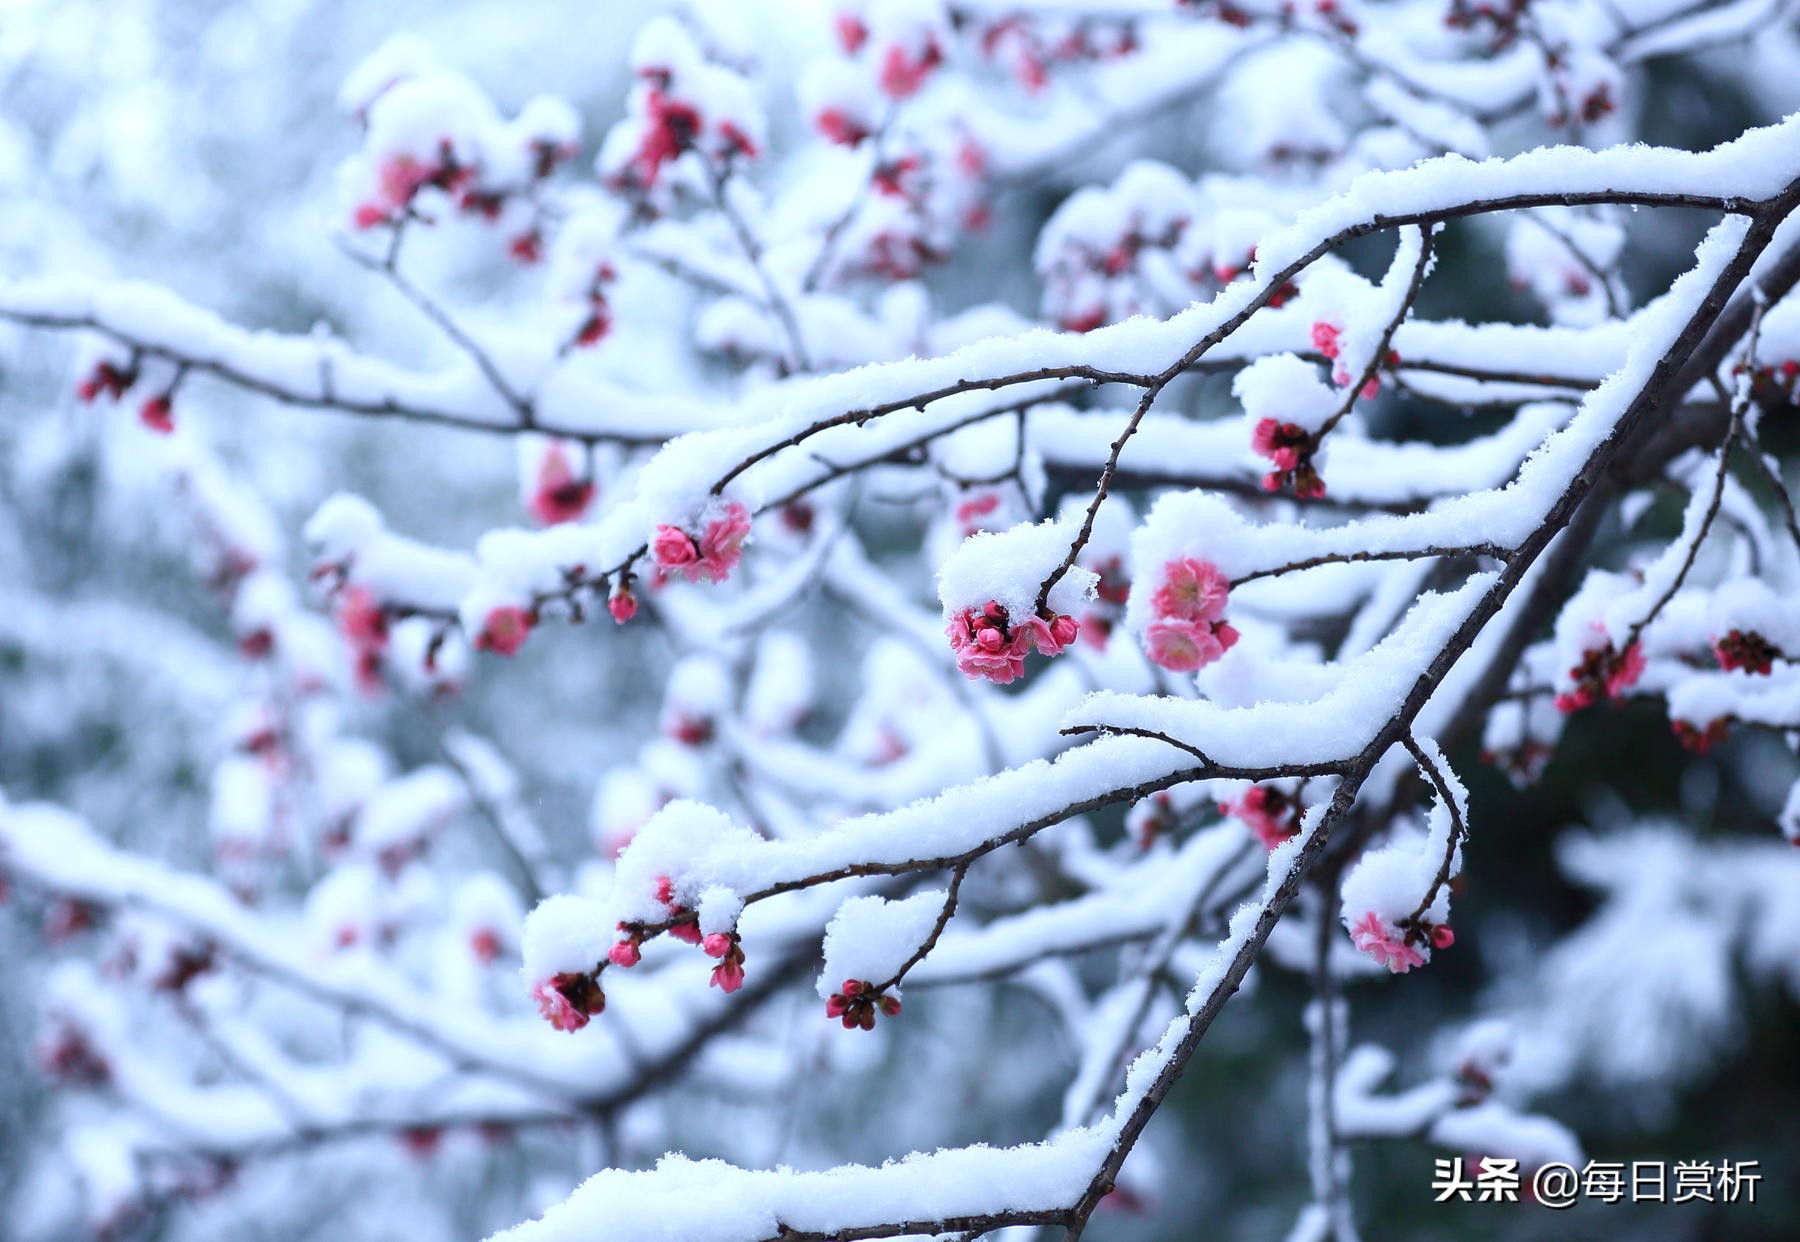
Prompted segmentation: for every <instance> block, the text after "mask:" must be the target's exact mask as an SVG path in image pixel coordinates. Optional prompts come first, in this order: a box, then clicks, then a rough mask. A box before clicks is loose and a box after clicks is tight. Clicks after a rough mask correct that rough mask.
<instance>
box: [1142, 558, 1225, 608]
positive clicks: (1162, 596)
mask: <svg viewBox="0 0 1800 1242" xmlns="http://www.w3.org/2000/svg"><path fill="white" fill-rule="evenodd" d="M1230 593H1231V583H1230V582H1229V581H1228V580H1227V579H1226V577H1225V575H1224V574H1223V573H1220V572H1219V568H1218V566H1216V565H1214V564H1213V563H1212V562H1210V561H1202V560H1196V559H1195V558H1193V557H1191V556H1184V557H1181V558H1179V559H1177V560H1173V561H1170V562H1168V563H1167V564H1165V565H1164V566H1163V571H1162V585H1161V586H1159V587H1157V588H1156V593H1155V594H1153V595H1152V596H1151V597H1150V608H1151V610H1152V611H1153V612H1155V613H1156V615H1157V616H1158V617H1161V618H1164V619H1169V618H1173V619H1176V620H1181V621H1217V620H1219V619H1220V618H1222V617H1223V616H1224V615H1225V601H1226V598H1227V597H1228V596H1229V595H1230Z"/></svg>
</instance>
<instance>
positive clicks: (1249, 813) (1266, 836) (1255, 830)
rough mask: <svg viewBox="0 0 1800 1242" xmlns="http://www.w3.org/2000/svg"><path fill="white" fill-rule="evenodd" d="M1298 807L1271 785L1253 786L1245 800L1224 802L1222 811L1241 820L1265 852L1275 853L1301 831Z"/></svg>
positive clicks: (1245, 795) (1246, 791) (1246, 792)
mask: <svg viewBox="0 0 1800 1242" xmlns="http://www.w3.org/2000/svg"><path fill="white" fill-rule="evenodd" d="M1298 809H1299V807H1298V804H1296V803H1295V801H1294V800H1293V799H1292V798H1290V797H1289V796H1288V795H1287V794H1285V793H1283V792H1282V791H1281V790H1279V789H1276V788H1275V787H1273V786H1271V785H1252V786H1251V787H1250V788H1249V789H1246V790H1245V791H1244V793H1243V794H1242V796H1240V797H1238V798H1235V799H1232V800H1231V801H1229V802H1221V803H1220V804H1219V810H1221V811H1222V812H1224V813H1225V814H1227V815H1231V816H1234V817H1236V818H1237V819H1239V820H1242V821H1243V823H1244V825H1245V827H1247V828H1249V829H1250V832H1251V834H1252V835H1254V836H1255V837H1256V839H1257V840H1258V841H1261V842H1262V844H1263V848H1265V849H1271V850H1272V849H1274V848H1275V847H1276V846H1278V845H1280V844H1281V843H1282V842H1283V841H1286V840H1287V839H1288V838H1289V837H1291V836H1293V835H1294V833H1295V832H1297V831H1298V830H1299V828H1300V823H1299V820H1298V818H1297V817H1296V815H1295V812H1296V811H1297V810H1298Z"/></svg>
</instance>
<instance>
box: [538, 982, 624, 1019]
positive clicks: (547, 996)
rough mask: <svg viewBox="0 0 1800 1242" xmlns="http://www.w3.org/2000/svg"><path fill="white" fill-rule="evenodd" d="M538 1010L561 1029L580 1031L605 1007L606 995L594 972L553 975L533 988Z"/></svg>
mask: <svg viewBox="0 0 1800 1242" xmlns="http://www.w3.org/2000/svg"><path fill="white" fill-rule="evenodd" d="M531 997H532V999H533V1000H535V1001H537V1006H538V1013H539V1014H541V1015H542V1016H543V1017H544V1019H545V1020H546V1021H547V1022H549V1023H550V1025H551V1026H553V1027H555V1028H556V1029H557V1030H559V1031H579V1030H580V1029H581V1028H582V1027H584V1026H586V1025H587V1024H588V1019H589V1018H591V1017H592V1016H593V1015H595V1014H597V1013H600V1012H601V1011H602V1010H604V1009H605V1008H606V994H605V993H604V992H602V991H601V990H600V984H599V982H598V981H597V980H595V978H594V977H593V976H592V975H586V974H575V973H565V974H560V975H552V976H551V977H550V978H548V979H545V980H543V981H542V982H540V983H539V984H538V985H537V986H536V987H534V988H532V989H531Z"/></svg>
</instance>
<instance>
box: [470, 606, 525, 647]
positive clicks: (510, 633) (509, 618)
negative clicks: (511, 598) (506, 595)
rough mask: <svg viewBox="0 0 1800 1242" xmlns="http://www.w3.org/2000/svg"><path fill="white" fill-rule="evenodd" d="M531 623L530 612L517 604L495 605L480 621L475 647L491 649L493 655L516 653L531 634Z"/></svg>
mask: <svg viewBox="0 0 1800 1242" xmlns="http://www.w3.org/2000/svg"><path fill="white" fill-rule="evenodd" d="M533 624H534V622H533V620H532V616H531V613H529V612H528V611H526V610H525V609H523V608H520V607H519V606H518V605H517V604H499V605H496V606H495V607H493V608H491V609H489V610H488V615H487V619H486V620H484V621H483V622H482V623H481V633H479V634H477V635H476V636H475V649H476V650H477V651H491V652H493V653H494V654H495V655H503V656H512V655H517V654H518V652H519V648H521V647H523V646H524V645H525V639H526V638H527V637H528V636H529V635H530V634H531V627H532V625H533Z"/></svg>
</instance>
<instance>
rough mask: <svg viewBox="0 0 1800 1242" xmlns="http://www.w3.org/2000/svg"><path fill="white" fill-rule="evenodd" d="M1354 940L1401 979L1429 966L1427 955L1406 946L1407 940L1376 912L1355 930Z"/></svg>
mask: <svg viewBox="0 0 1800 1242" xmlns="http://www.w3.org/2000/svg"><path fill="white" fill-rule="evenodd" d="M1350 940H1351V943H1353V944H1354V945H1356V947H1357V948H1359V949H1361V950H1362V951H1363V952H1364V953H1367V954H1368V955H1369V956H1370V957H1372V958H1374V959H1375V960H1376V961H1377V962H1379V963H1380V964H1381V965H1383V966H1386V967H1387V968H1388V969H1389V970H1391V971H1392V972H1393V973H1395V974H1397V975H1403V974H1405V973H1406V972H1407V971H1409V970H1411V969H1412V968H1413V967H1414V966H1423V965H1424V964H1425V955H1424V954H1423V953H1420V952H1419V951H1418V950H1417V949H1415V948H1413V947H1412V946H1411V945H1410V944H1408V943H1406V939H1405V937H1404V936H1402V935H1401V934H1400V933H1399V932H1398V931H1395V930H1393V929H1391V928H1389V927H1388V925H1387V924H1386V923H1383V922H1382V921H1381V916H1380V915H1378V914H1376V913H1375V912H1374V911H1372V910H1371V911H1370V912H1369V913H1367V914H1365V915H1363V916H1362V918H1360V919H1358V920H1357V921H1356V922H1355V923H1354V924H1353V925H1352V926H1351V928H1350Z"/></svg>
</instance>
